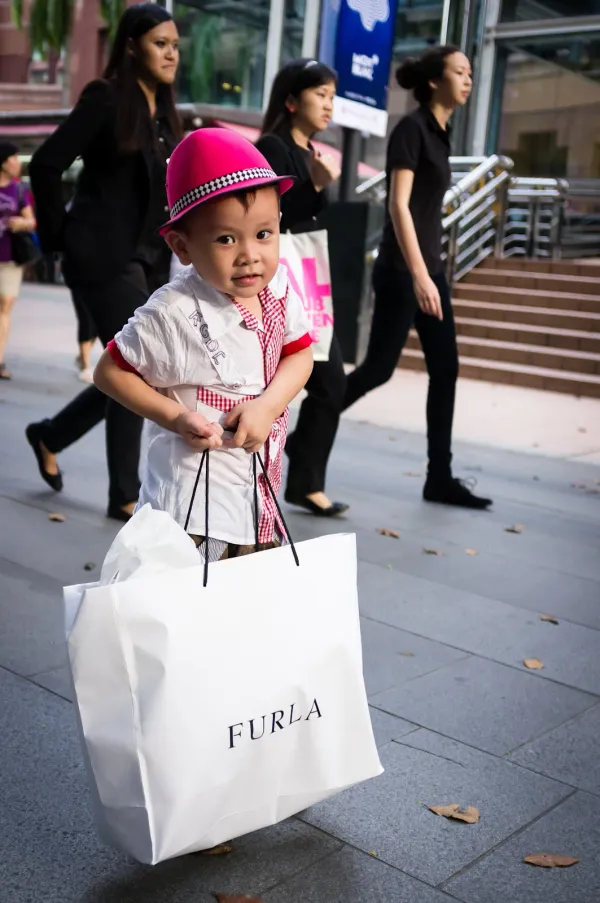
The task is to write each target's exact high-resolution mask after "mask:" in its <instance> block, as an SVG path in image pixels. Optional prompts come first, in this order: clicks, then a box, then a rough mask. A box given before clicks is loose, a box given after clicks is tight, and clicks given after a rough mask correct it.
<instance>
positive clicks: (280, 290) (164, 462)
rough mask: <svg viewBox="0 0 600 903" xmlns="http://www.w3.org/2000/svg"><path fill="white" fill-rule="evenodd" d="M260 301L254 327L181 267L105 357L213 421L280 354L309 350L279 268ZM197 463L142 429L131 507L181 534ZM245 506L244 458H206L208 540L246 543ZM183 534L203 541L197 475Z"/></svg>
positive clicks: (249, 481)
mask: <svg viewBox="0 0 600 903" xmlns="http://www.w3.org/2000/svg"><path fill="white" fill-rule="evenodd" d="M260 298H261V302H262V306H263V323H262V324H261V323H259V322H258V321H257V320H256V319H255V318H254V317H253V316H252V315H251V314H249V313H248V312H247V311H245V310H244V309H243V308H242V307H241V306H240V305H238V304H236V303H235V302H234V301H232V300H231V298H229V297H228V296H227V295H224V294H222V293H221V292H219V291H217V290H216V289H214V288H213V287H212V286H211V285H209V284H208V283H207V282H206V281H205V280H204V279H202V277H201V276H199V275H198V273H197V272H196V271H195V270H194V268H193V267H186V268H185V269H183V270H182V271H181V272H180V273H178V274H177V275H176V276H175V278H174V279H173V280H172V281H171V282H169V283H168V284H167V285H165V286H163V288H161V289H159V290H158V291H157V292H155V293H154V294H153V295H152V297H151V298H150V299H149V301H148V302H147V303H146V304H145V305H144V306H143V307H140V308H139V309H138V310H137V311H136V312H135V314H134V316H133V317H132V318H131V319H130V320H129V322H128V323H127V324H126V326H125V327H124V328H123V329H122V330H121V332H119V333H117V335H116V336H115V340H114V345H113V344H112V343H111V345H109V351H110V353H111V355H112V357H113V360H115V362H116V363H117V364H119V365H120V366H122V367H125V368H131V369H133V370H135V371H136V372H137V373H138V374H139V375H140V376H142V377H143V379H144V380H145V381H146V382H147V383H148V384H149V385H151V386H154V387H155V388H156V389H158V391H160V392H162V393H163V394H164V395H166V396H167V397H169V398H173V399H174V400H175V401H178V402H179V403H180V404H182V405H184V406H185V407H186V408H188V410H190V411H198V412H199V413H200V414H203V415H204V416H205V417H207V418H208V419H209V420H211V421H217V422H221V423H222V422H223V420H224V418H225V416H226V413H227V411H228V410H231V409H232V408H233V407H235V405H236V404H239V403H240V402H242V401H245V400H247V399H248V398H249V397H254V396H257V395H260V394H261V393H262V392H263V391H264V390H265V388H266V386H267V385H268V383H269V382H270V380H271V379H272V377H273V374H274V372H275V370H276V368H277V365H278V364H279V360H280V358H281V357H282V356H285V355H286V354H290V353H294V352H295V351H299V350H300V349H302V348H307V347H309V345H310V344H311V339H310V336H309V324H308V320H307V317H306V315H305V312H304V308H303V306H302V302H301V300H300V298H299V297H298V295H297V294H296V293H295V292H294V291H293V289H292V288H291V287H290V285H289V282H288V275H287V270H286V268H285V267H284V266H282V265H280V266H279V267H278V269H277V272H276V274H275V277H274V278H273V280H272V281H271V282H270V283H269V285H268V286H267V288H266V289H264V290H263V292H261V293H260ZM115 346H116V349H115ZM117 349H118V350H117ZM212 393H214V397H213V394H212ZM285 422H286V418H282V419H281V420H280V421H278V422H277V423H276V424H275V425H274V430H273V432H272V434H271V436H270V437H269V440H268V442H267V448H266V451H267V453H268V459H269V464H268V472H269V476H270V478H271V480H272V482H273V483H274V484H277V483H278V482H279V483H280V472H281V455H282V451H283V446H284V444H285ZM200 458H201V455H200V454H199V453H197V452H194V451H193V450H192V449H190V448H189V446H187V445H186V444H185V442H184V441H183V439H182V438H181V437H180V436H179V435H178V434H176V433H173V432H170V431H169V430H165V429H163V428H162V427H160V426H157V425H156V424H154V423H150V429H149V443H148V460H147V467H146V474H145V478H144V481H143V483H142V487H141V490H140V497H139V505H140V506H141V505H143V504H146V503H150V505H152V507H153V508H159V509H161V510H163V511H168V512H169V514H171V516H172V517H173V518H174V519H175V520H176V521H177V522H178V523H179V524H180V525H181V526H182V527H183V526H184V525H185V520H186V516H187V512H188V508H189V504H190V499H191V496H192V490H193V486H194V482H195V479H196V475H197V472H198V467H199V464H200ZM259 469H260V468H259ZM274 488H275V490H276V491H277V490H278V488H279V486H278V485H277V486H274ZM261 489H262V487H261ZM253 499H254V484H253V478H252V458H251V456H250V455H249V454H248V453H247V452H245V451H244V450H243V449H219V450H218V451H215V452H211V453H210V487H209V535H210V538H211V539H218V540H223V541H225V542H231V543H235V544H238V545H251V544H253V543H254V542H255V525H254V517H253ZM259 507H260V509H261V510H260V512H259V514H260V516H261V518H262V517H263V514H264V515H265V516H266V511H265V510H263V509H265V508H268V504H267V505H265V498H264V493H263V492H262V491H261V494H260V495H259ZM267 520H268V519H267ZM265 524H266V525H265ZM269 524H270V528H269V529H270V532H271V534H272V531H273V527H274V521H273V520H272V519H271V521H268V523H267V522H265V521H263V520H262V519H261V532H262V534H263V535H262V537H261V541H269V539H266V538H265V535H264V533H265V530H266V529H267V528H268V527H269ZM187 529H188V532H189V533H193V534H197V535H201V536H204V535H205V518H204V475H203V476H202V478H201V479H200V482H199V485H198V491H197V494H196V499H195V502H194V507H193V511H192V514H191V518H190V522H189V525H188V528H187ZM270 538H273V537H272V535H271V537H270Z"/></svg>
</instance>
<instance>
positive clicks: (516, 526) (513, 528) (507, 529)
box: [504, 524, 525, 533]
mask: <svg viewBox="0 0 600 903" xmlns="http://www.w3.org/2000/svg"><path fill="white" fill-rule="evenodd" d="M524 529H525V527H524V526H523V524H513V525H512V526H511V527H505V528H504V532H505V533H522V532H523V530H524Z"/></svg>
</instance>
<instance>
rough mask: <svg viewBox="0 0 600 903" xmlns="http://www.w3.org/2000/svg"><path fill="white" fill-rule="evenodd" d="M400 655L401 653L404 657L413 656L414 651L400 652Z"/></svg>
mask: <svg viewBox="0 0 600 903" xmlns="http://www.w3.org/2000/svg"><path fill="white" fill-rule="evenodd" d="M400 655H403V656H404V657H405V658H414V652H401V653H400Z"/></svg>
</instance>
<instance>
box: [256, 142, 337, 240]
mask: <svg viewBox="0 0 600 903" xmlns="http://www.w3.org/2000/svg"><path fill="white" fill-rule="evenodd" d="M256 146H257V148H258V149H259V151H260V152H261V154H263V155H264V156H265V157H266V158H267V160H268V161H269V163H270V164H271V166H272V167H273V169H274V170H275V172H276V173H277V175H278V176H286V175H295V166H294V163H293V161H292V158H291V153H290V149H289V148H288V146H287V144H286V143H285V141H283V140H282V139H281V138H279V137H278V136H277V135H263V136H262V137H260V138H259V139H258V141H257V142H256ZM326 203H327V200H326V194H325V192H324V191H317V189H316V188H315V186H314V185H313V183H312V179H311V178H310V174H309V172H308V169H307V172H306V178H304V179H302V178H300V179H298V178H297V179H296V182H295V184H294V186H293V187H292V188H290V189H289V191H286V193H285V194H284V195H282V196H281V221H282V228H284V229H289V228H293V227H294V226H295V225H296V224H297V223H306V222H308V221H309V220H311V219H312V218H313V216H317V214H319V213H320V212H321V210H322V209H323V207H324V206H325V204H326Z"/></svg>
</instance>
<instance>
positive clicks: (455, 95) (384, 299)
mask: <svg viewBox="0 0 600 903" xmlns="http://www.w3.org/2000/svg"><path fill="white" fill-rule="evenodd" d="M396 78H397V80H398V84H399V85H400V87H402V88H405V89H407V90H409V89H412V90H413V93H414V96H415V99H416V100H417V101H418V103H419V107H418V109H417V110H415V111H414V112H413V113H409V114H408V115H407V116H405V117H404V118H403V119H401V120H400V122H399V123H398V125H397V126H396V128H395V129H394V130H393V132H392V134H391V135H390V139H389V143H388V150H387V165H386V171H387V211H386V224H385V229H384V234H383V238H382V241H381V246H380V249H379V256H378V257H377V261H376V264H375V267H374V270H373V288H374V292H375V309H374V313H373V323H372V326H371V335H370V339H369V346H368V350H367V355H366V358H365V360H364V361H363V363H362V364H361V365H360V366H359V367H357V369H356V370H354V372H353V373H351V374H350V376H349V377H348V383H347V389H346V398H345V400H344V409H345V408H348V407H350V405H352V404H354V402H355V401H357V400H358V399H359V398H362V396H363V395H365V394H366V393H367V392H370V391H371V389H375V388H376V387H377V386H380V385H382V384H383V383H385V382H387V380H389V379H390V377H391V376H392V374H393V372H394V370H395V368H396V366H397V364H398V358H399V357H400V354H401V352H402V349H403V348H404V345H405V344H406V339H407V337H408V333H409V330H410V328H411V326H413V324H414V326H415V328H416V330H417V332H418V335H419V339H420V342H421V346H422V348H423V353H424V355H425V362H426V364H427V371H428V373H429V392H428V397H427V441H428V461H429V464H428V471H427V479H426V482H425V487H424V489H423V497H424V499H425V500H426V501H429V502H441V503H443V504H447V505H461V506H463V507H466V508H487V507H488V506H489V505H491V499H487V498H480V497H479V496H476V495H474V494H473V493H472V492H471V490H470V489H469V487H468V486H467V485H466V484H465V483H464V482H462V481H461V480H458V479H456V478H454V477H453V476H452V470H451V461H452V454H451V443H452V420H453V416H454V398H455V392H456V380H457V378H458V350H457V346H456V333H455V328H454V316H453V313H452V304H451V301H450V289H449V286H448V282H447V280H446V277H445V274H444V267H443V263H442V257H441V251H442V224H441V220H442V212H441V211H442V202H443V198H444V194H445V192H446V190H447V188H448V186H449V184H450V163H449V159H448V158H449V156H450V133H449V126H448V121H449V119H450V117H451V115H452V113H453V112H454V110H455V109H456V108H457V107H459V106H462V105H463V104H465V103H466V102H467V100H468V98H469V95H470V93H471V66H470V64H469V60H468V59H467V57H466V56H465V55H464V53H462V52H461V51H460V50H458V48H456V47H452V46H442V47H435V48H432V49H431V50H428V51H426V52H425V53H424V54H423V56H422V57H421V58H420V59H410V58H409V59H406V60H404V62H403V63H402V64H401V65H400V66H399V68H398V70H397V72H396Z"/></svg>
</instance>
